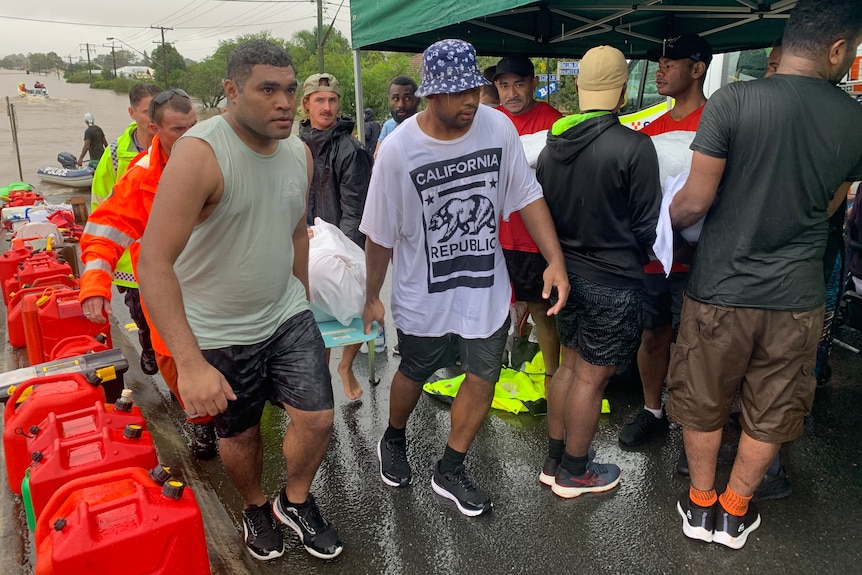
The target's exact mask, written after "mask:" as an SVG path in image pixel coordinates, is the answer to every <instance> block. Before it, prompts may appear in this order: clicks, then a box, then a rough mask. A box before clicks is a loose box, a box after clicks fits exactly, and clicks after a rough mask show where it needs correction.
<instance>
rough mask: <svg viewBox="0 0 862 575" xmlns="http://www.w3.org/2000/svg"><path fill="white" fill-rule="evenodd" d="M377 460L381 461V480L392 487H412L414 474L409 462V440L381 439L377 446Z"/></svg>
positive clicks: (401, 438) (400, 438)
mask: <svg viewBox="0 0 862 575" xmlns="http://www.w3.org/2000/svg"><path fill="white" fill-rule="evenodd" d="M377 459H379V460H380V479H382V480H383V483H385V484H386V485H389V486H390V487H406V486H407V485H410V479H411V478H412V472H411V471H410V464H409V463H408V462H407V440H406V439H405V438H403V437H399V438H395V439H381V440H380V443H378V444H377Z"/></svg>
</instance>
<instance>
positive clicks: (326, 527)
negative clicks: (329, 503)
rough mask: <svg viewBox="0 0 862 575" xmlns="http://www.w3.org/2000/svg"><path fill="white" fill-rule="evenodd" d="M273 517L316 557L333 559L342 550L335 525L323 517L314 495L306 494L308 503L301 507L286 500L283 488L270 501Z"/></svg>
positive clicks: (342, 546)
mask: <svg viewBox="0 0 862 575" xmlns="http://www.w3.org/2000/svg"><path fill="white" fill-rule="evenodd" d="M272 512H273V513H274V514H275V517H276V518H277V519H278V520H279V521H281V522H282V523H284V524H285V525H287V526H288V527H290V528H291V529H293V530H294V531H295V532H296V534H297V535H299V538H300V540H301V541H302V544H303V545H304V546H305V550H306V551H308V552H309V553H310V554H311V555H313V556H314V557H317V558H318V559H334V558H335V557H338V556H339V555H340V554H341V552H342V551H343V550H344V545H343V544H342V543H341V539H339V538H338V532H337V531H335V527H333V526H332V525H330V523H329V521H327V520H326V519H324V518H323V516H322V515H321V514H320V510H318V509H317V504H316V503H315V502H314V497H313V496H312V495H311V493H309V494H308V503H307V504H306V505H304V506H303V507H302V508H299V507H296V506H295V505H292V504H291V503H290V502H289V501H288V500H287V495H286V494H285V492H284V489H282V490H281V493H279V494H278V497H276V498H275V500H274V501H273V502H272Z"/></svg>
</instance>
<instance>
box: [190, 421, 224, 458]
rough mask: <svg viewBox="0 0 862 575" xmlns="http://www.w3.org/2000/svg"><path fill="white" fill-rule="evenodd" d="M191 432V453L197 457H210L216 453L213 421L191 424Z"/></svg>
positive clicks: (216, 442) (216, 443)
mask: <svg viewBox="0 0 862 575" xmlns="http://www.w3.org/2000/svg"><path fill="white" fill-rule="evenodd" d="M192 433H193V435H192V446H191V451H192V455H194V456H195V457H196V458H198V459H212V458H213V457H215V456H216V455H217V454H218V447H217V445H218V441H217V439H216V432H215V424H214V423H212V422H210V423H195V424H192Z"/></svg>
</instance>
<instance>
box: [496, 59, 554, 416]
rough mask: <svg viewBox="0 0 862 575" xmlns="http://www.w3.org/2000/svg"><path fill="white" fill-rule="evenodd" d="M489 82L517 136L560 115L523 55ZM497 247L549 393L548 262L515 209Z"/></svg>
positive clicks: (499, 65)
mask: <svg viewBox="0 0 862 575" xmlns="http://www.w3.org/2000/svg"><path fill="white" fill-rule="evenodd" d="M493 80H494V85H495V86H496V87H497V92H498V93H499V95H500V105H499V106H497V110H499V111H501V112H503V113H504V114H506V115H507V116H508V117H509V119H510V120H511V121H512V123H513V124H514V125H515V129H517V130H518V135H519V136H524V135H526V134H535V133H536V132H541V131H542V130H550V129H551V126H552V125H553V124H554V122H556V121H557V120H559V119H560V118H562V117H563V115H562V114H561V113H560V112H559V111H558V110H557V109H556V108H553V107H552V106H550V105H548V104H546V103H545V102H537V101H536V100H535V99H534V98H533V94H535V93H536V86H537V85H538V83H539V79H538V78H537V77H536V73H535V69H534V68H533V63H532V62H531V61H530V59H529V58H527V57H526V56H522V55H520V54H512V55H509V56H506V57H505V58H503V59H502V60H500V61H499V62H498V63H497V67H496V70H495V72H494V76H493ZM500 246H501V247H502V248H503V254H504V255H505V256H506V266H507V268H508V269H509V278H510V279H511V281H512V288H513V290H514V292H515V300H516V301H521V302H526V304H527V306H528V308H529V310H530V314H531V315H532V316H533V321H534V322H535V323H536V335H537V337H538V340H539V349H541V350H542V357H543V358H544V361H545V388H546V393H547V387H548V386H549V385H550V383H551V376H553V375H554V372H555V371H557V367H558V366H559V363H560V339H559V336H557V324H556V322H555V320H554V317H553V316H548V310H549V309H550V308H551V304H550V302H548V300H546V299H543V298H542V286H543V280H542V274H543V273H544V272H545V268H546V267H547V266H548V264H547V262H546V261H545V258H543V257H542V254H541V252H540V251H539V247H538V246H537V245H536V242H534V241H533V238H532V237H530V234H529V232H527V228H526V227H525V226H524V222H523V220H521V215H520V214H519V213H518V212H515V213H513V214H512V216H511V217H510V218H509V221H508V222H507V221H501V222H500ZM549 409H552V408H549ZM561 424H562V423H561Z"/></svg>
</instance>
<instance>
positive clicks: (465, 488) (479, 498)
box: [431, 461, 493, 517]
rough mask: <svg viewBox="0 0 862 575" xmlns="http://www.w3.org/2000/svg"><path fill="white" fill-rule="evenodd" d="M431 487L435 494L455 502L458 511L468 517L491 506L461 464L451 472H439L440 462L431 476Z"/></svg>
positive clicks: (481, 512) (485, 511)
mask: <svg viewBox="0 0 862 575" xmlns="http://www.w3.org/2000/svg"><path fill="white" fill-rule="evenodd" d="M431 489H433V490H434V492H435V493H436V494H437V495H440V496H442V497H445V498H446V499H450V500H452V501H454V502H455V505H457V506H458V511H460V512H461V513H463V514H464V515H467V516H468V517H476V516H477V515H482V514H483V513H487V512H488V511H490V510H491V508H492V507H493V504H492V503H491V500H490V499H488V496H487V495H485V494H484V493H483V492H482V490H481V489H479V488H478V487H476V485H475V484H474V483H473V480H472V479H470V476H469V475H467V470H466V469H465V468H464V466H463V465H459V466H458V467H456V468H455V471H453V472H451V473H441V472H440V462H439V461H438V462H437V465H436V466H435V468H434V475H433V476H432V477H431Z"/></svg>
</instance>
